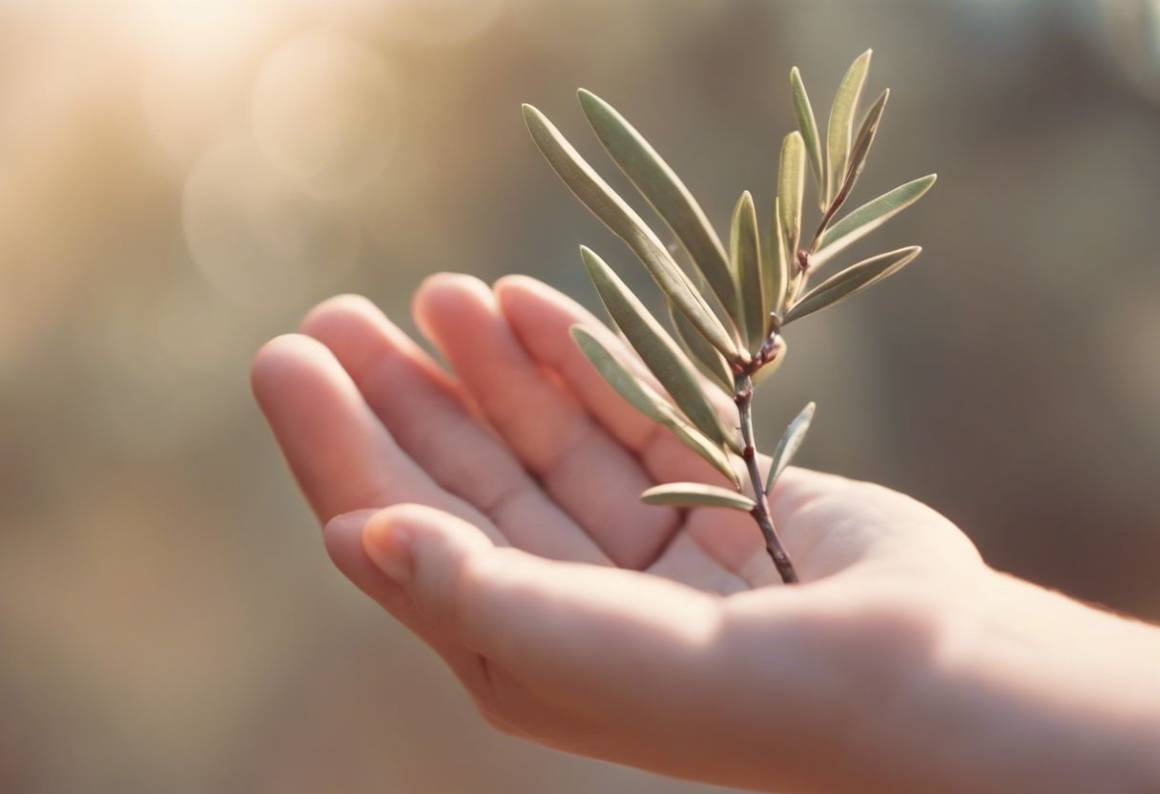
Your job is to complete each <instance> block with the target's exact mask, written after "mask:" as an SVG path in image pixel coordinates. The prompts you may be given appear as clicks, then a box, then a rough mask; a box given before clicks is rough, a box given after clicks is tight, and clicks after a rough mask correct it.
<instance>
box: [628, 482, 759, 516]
mask: <svg viewBox="0 0 1160 794" xmlns="http://www.w3.org/2000/svg"><path fill="white" fill-rule="evenodd" d="M640 500H641V501H642V502H644V503H645V504H650V505H672V506H676V507H727V508H730V509H732V510H744V511H746V512H749V511H750V510H752V509H753V508H754V507H755V503H754V501H753V500H752V499H750V498H749V497H748V496H746V495H745V494H740V493H737V492H736V491H730V490H729V489H727V488H719V487H717V486H716V485H705V484H703V483H699V482H671V483H667V484H665V485H657V486H654V487H652V488H649V489H648V490H647V491H645V492H644V493H642V494H641V495H640Z"/></svg>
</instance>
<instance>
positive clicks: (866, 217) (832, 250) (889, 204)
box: [810, 174, 938, 267]
mask: <svg viewBox="0 0 1160 794" xmlns="http://www.w3.org/2000/svg"><path fill="white" fill-rule="evenodd" d="M937 178H938V177H937V176H936V175H935V174H930V175H928V176H924V177H921V178H919V179H915V180H912V181H910V182H907V183H906V184H905V185H900V186H899V187H896V188H894V190H891V191H890V192H889V193H886V194H884V195H881V196H879V197H878V198H876V199H874V200H873V201H870V202H868V203H866V204H863V205H862V206H861V207H859V208H858V209H856V210H854V211H853V212H851V213H850V214H849V215H847V216H846V217H844V218H842V219H841V220H840V221H838V222H837V223H835V224H834V225H833V226H831V227H830V228H828V229H826V231H825V232H824V233H823V234H822V237H821V240H820V243H819V248H818V251H817V253H816V254H814V255H813V256H811V257H810V261H811V262H813V263H814V266H815V267H821V266H822V264H824V263H825V262H826V261H828V260H829V259H830V258H831V257H832V256H834V254H837V253H839V252H840V251H843V250H844V249H845V248H847V247H848V246H850V245H852V244H853V243H855V242H857V241H858V240H861V239H862V238H863V237H865V236H866V235H868V234H870V232H872V231H874V230H875V229H877V228H878V227H879V226H881V225H882V224H884V223H886V221H888V220H890V219H891V218H893V217H894V216H895V215H897V214H898V213H900V212H902V211H903V210H904V209H906V208H907V207H909V206H910V205H911V204H913V203H914V202H916V201H918V200H919V199H920V198H922V196H923V194H925V193H926V191H928V190H930V188H931V186H932V185H934V183H935V179H937Z"/></svg>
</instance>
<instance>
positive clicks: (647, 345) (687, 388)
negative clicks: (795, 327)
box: [580, 246, 729, 445]
mask: <svg viewBox="0 0 1160 794" xmlns="http://www.w3.org/2000/svg"><path fill="white" fill-rule="evenodd" d="M580 255H581V258H582V259H583V260H584V267H585V268H586V269H587V270H588V276H589V278H591V279H592V283H593V284H595V285H596V290H597V292H599V293H600V299H601V300H602V301H603V302H604V306H605V308H607V309H608V313H609V314H610V315H612V319H613V321H615V322H616V325H617V327H619V328H620V330H621V331H622V332H624V335H625V337H626V338H627V339H628V342H629V344H630V345H632V347H633V349H634V350H636V352H637V354H638V355H640V358H641V360H642V361H643V362H644V364H645V366H646V367H648V369H649V371H650V372H652V374H653V375H655V376H656V379H657V380H658V381H659V382H660V384H661V385H662V386H663V387H664V388H665V390H666V391H667V392H668V393H669V396H671V397H672V398H673V401H674V402H676V404H677V406H678V407H679V408H680V409H681V411H682V412H683V413H684V415H685V416H686V417H688V419H689V421H690V422H692V423H693V425H694V426H695V427H696V428H697V429H698V430H700V431H701V432H702V433H704V434H705V435H706V436H708V437H709V439H710V440H711V441H713V442H714V443H717V444H722V445H724V444H727V443H728V441H729V433H728V432H727V431H726V430H725V428H724V427H723V426H722V424H721V419H720V417H719V416H718V415H717V412H716V411H714V410H713V406H712V405H710V404H709V400H708V399H707V398H706V397H705V394H704V392H702V391H701V384H700V381H699V379H698V377H697V374H696V373H695V372H694V371H693V368H692V365H691V364H690V363H689V361H688V359H686V358H685V355H684V353H682V352H681V350H680V348H678V347H677V343H676V342H674V341H673V339H672V337H671V336H669V335H668V333H667V332H666V331H665V329H664V328H662V327H661V325H660V323H658V322H657V321H656V318H654V317H653V316H652V314H650V313H649V311H648V309H646V308H645V307H644V304H642V303H641V302H640V300H639V299H637V297H636V296H635V295H633V294H632V291H631V290H629V288H628V287H627V286H626V285H625V283H624V282H623V281H621V280H620V277H619V276H617V275H616V274H615V273H614V272H612V268H610V267H609V266H608V265H607V264H606V263H605V262H604V260H602V259H601V258H600V257H598V256H597V255H596V254H594V253H593V252H592V251H591V250H589V249H588V248H585V247H583V246H581V248H580Z"/></svg>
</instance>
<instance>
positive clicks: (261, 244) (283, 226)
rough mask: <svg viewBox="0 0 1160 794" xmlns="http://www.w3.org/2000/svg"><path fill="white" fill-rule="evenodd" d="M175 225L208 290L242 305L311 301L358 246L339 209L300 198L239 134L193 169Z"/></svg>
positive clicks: (354, 225) (354, 227) (357, 235)
mask: <svg viewBox="0 0 1160 794" xmlns="http://www.w3.org/2000/svg"><path fill="white" fill-rule="evenodd" d="M182 225H183V229H184V232H185V238H186V243H187V245H188V247H189V251H190V254H191V256H192V258H193V260H194V262H195V263H196V264H197V267H198V269H199V270H200V271H201V273H202V274H203V275H204V276H205V277H206V279H207V280H208V281H209V282H210V284H212V285H213V286H214V287H215V288H216V289H218V290H219V291H220V292H221V293H222V294H224V295H226V296H228V297H230V298H232V299H235V300H238V301H242V302H246V303H250V302H254V301H257V300H263V301H265V300H269V301H282V302H294V301H297V300H300V299H301V298H302V296H309V295H312V294H316V292H317V291H318V290H319V289H322V288H324V287H326V286H328V285H330V284H332V283H333V282H334V281H335V280H336V279H337V278H338V277H339V276H340V275H342V274H343V273H345V272H347V271H348V270H349V269H350V267H351V266H352V265H353V263H354V262H355V260H356V258H357V256H358V254H359V251H360V248H361V240H362V233H361V231H360V229H359V226H358V222H357V220H356V219H355V218H354V217H353V216H352V214H351V213H350V212H349V211H348V210H347V208H345V207H344V206H343V205H342V204H340V203H336V202H330V201H325V200H322V199H319V198H317V197H315V196H311V195H310V194H308V193H306V192H305V191H303V190H302V189H301V188H300V186H299V185H297V184H296V183H295V182H294V181H292V180H291V179H290V178H289V177H287V176H286V175H285V174H283V173H281V172H280V171H278V170H277V169H275V168H273V167H271V166H270V164H269V163H268V162H267V161H266V159H265V158H264V157H263V155H262V152H261V151H259V149H258V147H257V146H256V145H254V143H253V141H252V140H251V139H250V138H249V136H246V135H240V134H239V135H233V136H229V137H226V138H224V139H223V140H222V141H221V142H219V143H218V145H216V146H215V147H213V148H211V149H210V150H209V151H207V152H206V153H205V154H204V155H203V156H202V157H201V158H200V159H199V160H198V161H197V163H196V164H195V165H194V167H193V169H192V171H191V172H190V175H189V178H188V179H187V181H186V184H185V189H184V192H183V195H182Z"/></svg>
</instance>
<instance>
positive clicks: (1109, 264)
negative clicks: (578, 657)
mask: <svg viewBox="0 0 1160 794" xmlns="http://www.w3.org/2000/svg"><path fill="white" fill-rule="evenodd" d="M1157 19H1160V14H1158V13H1157V11H1156V4H1155V3H1154V2H1153V0H1140V1H1138V2H1134V1H1133V0H1104V2H1086V0H1075V2H1063V1H1062V0H1038V2H1024V3H1018V4H1015V3H1000V2H995V1H994V0H974V1H968V0H953V1H952V0H930V1H929V2H920V0H905V1H903V0H891V1H889V2H877V3H873V4H870V3H859V2H854V0H849V2H837V1H836V0H822V1H818V0H811V2H805V1H804V0H803V1H802V2H796V0H795V1H794V2H790V1H788V0H785V1H783V2H766V3H759V2H749V1H748V0H745V1H743V0H708V1H706V0H641V1H640V2H633V3H624V2H614V0H586V1H582V0H553V2H547V0H543V1H540V0H440V1H439V2H417V0H391V2H379V3H374V2H369V0H349V2H336V3H321V2H317V3H311V2H306V1H305V0H281V2H279V1H278V0H265V2H257V3H236V2H230V1H229V0H202V2H197V3H183V2H178V0H170V1H169V2H163V1H162V0H152V1H151V2H147V1H146V0H140V1H139V2H129V1H128V0H114V2H108V3H93V4H85V3H66V2H63V0H55V1H54V0H48V1H47V2H19V1H18V0H7V1H6V2H3V3H0V108H2V112H0V158H2V163H0V533H2V534H0V543H2V544H3V545H2V547H0V637H2V638H3V645H4V650H5V652H4V654H3V656H2V657H0V788H2V789H4V790H5V791H15V792H22V791H78V790H80V791H125V790H166V791H190V792H193V791H206V790H214V791H217V790H238V789H241V790H248V791H259V792H266V791H268V792H275V791H276V792H307V791H321V790H342V791H355V792H359V791H367V792H371V791H374V792H381V791H398V792H457V791H472V792H491V791H495V792H500V791H503V792H513V791H516V792H521V791H540V790H542V788H543V786H542V781H543V780H544V779H550V780H552V781H553V789H554V790H555V791H559V792H564V793H565V794H567V792H581V791H585V792H587V791H594V790H615V791H626V792H653V791H655V792H660V791H665V792H669V791H678V790H688V791H693V790H696V791H704V790H705V789H704V788H703V787H695V786H689V787H682V786H678V785H674V784H671V783H670V782H668V781H661V780H658V779H656V778H653V777H650V776H648V775H644V774H641V773H637V772H632V771H627V770H620V769H614V768H611V767H607V766H603V765H598V764H593V763H590V762H587V761H582V760H577V759H571V758H564V757H562V756H559V755H557V754H552V753H549V752H546V751H541V750H538V749H535V748H532V747H529V746H525V745H522V744H519V743H517V742H515V741H513V740H510V739H507V738H504V737H500V736H496V735H493V734H492V733H491V732H490V731H489V730H488V729H486V728H484V727H483V726H482V724H481V723H480V721H479V720H478V719H477V718H476V717H474V715H472V714H471V713H470V707H469V706H468V704H467V703H466V702H465V699H464V698H462V697H461V696H460V694H459V692H458V691H457V689H456V687H455V685H454V683H453V682H452V680H451V678H450V676H448V675H447V674H445V673H444V672H443V671H442V670H441V669H439V667H438V663H437V662H436V661H435V659H434V657H433V656H432V655H431V654H429V653H428V652H426V651H425V650H423V649H422V648H420V647H419V646H418V645H417V644H416V643H415V642H414V641H412V640H411V639H410V638H408V637H407V636H406V635H405V634H404V633H403V632H401V631H400V630H398V629H396V628H394V627H392V626H391V625H390V624H389V622H387V621H386V620H385V619H384V618H383V617H382V616H381V615H380V614H379V612H378V610H377V609H376V608H375V607H373V605H371V604H369V603H367V602H366V601H365V599H363V598H362V597H361V596H359V595H358V594H357V593H355V592H354V590H353V589H352V588H350V587H349V586H347V585H346V584H345V583H344V582H342V581H341V580H340V579H339V578H338V577H337V575H336V574H334V573H333V571H332V570H330V568H329V567H328V564H327V563H326V561H325V559H324V556H323V553H322V549H321V546H320V543H319V542H318V536H317V533H316V531H315V529H314V525H313V521H312V519H311V517H310V516H309V515H308V513H307V511H306V510H305V508H304V506H303V505H302V503H301V501H300V499H299V498H298V496H297V494H296V493H295V490H294V487H293V485H292V483H291V482H290V479H289V477H288V476H287V474H286V472H285V471H284V469H283V467H282V464H281V463H280V461H279V457H278V454H277V452H276V450H275V449H274V446H273V444H272V442H271V441H270V439H269V437H268V435H267V433H266V430H265V428H264V427H263V426H262V423H261V421H260V419H259V417H258V416H257V412H256V410H255V409H254V408H253V407H252V405H251V400H250V398H249V394H248V388H247V385H246V376H245V369H246V364H247V361H248V359H249V357H250V355H251V354H252V352H253V350H254V349H255V348H256V347H257V346H258V345H259V344H260V343H261V342H262V341H263V340H264V339H265V338H267V337H269V336H271V335H273V334H275V333H279V332H281V331H284V330H287V329H290V328H292V327H293V326H294V324H295V323H296V322H297V319H298V318H299V317H300V316H301V314H302V312H304V311H305V310H306V309H307V308H308V307H309V306H310V305H311V304H312V303H313V302H315V301H317V300H319V299H321V298H323V297H325V296H327V295H328V294H330V293H332V292H335V291H340V290H342V291H359V292H365V293H367V294H368V295H370V296H371V297H372V298H373V299H375V300H376V301H378V302H379V303H380V304H382V305H383V306H384V307H385V308H386V309H387V310H388V312H390V313H391V314H392V315H393V316H395V317H396V318H399V319H400V320H402V321H403V322H404V325H407V323H406V322H405V318H406V314H407V296H408V294H409V293H410V291H411V290H412V289H413V287H414V286H415V285H416V284H417V283H418V282H419V280H420V279H421V278H422V277H423V276H424V275H425V274H427V273H430V272H432V271H435V270H439V269H462V270H466V271H469V272H472V273H475V274H477V275H479V276H481V277H483V278H493V277H496V276H498V275H500V274H502V273H507V272H511V271H524V272H528V273H531V274H533V275H537V276H540V277H542V278H544V279H546V280H547V281H549V282H550V283H552V284H554V285H556V286H558V287H560V288H562V289H564V290H565V291H567V292H569V293H571V294H577V295H591V291H590V290H589V289H588V288H587V286H586V285H585V284H584V278H585V277H584V275H583V273H582V272H581V269H580V268H578V267H576V265H575V250H576V244H577V243H579V242H581V241H589V242H591V243H592V244H593V245H595V246H597V247H598V250H601V249H603V248H606V247H611V245H612V244H613V243H614V241H613V240H611V238H610V237H609V236H608V234H607V232H605V231H604V230H603V229H602V228H601V227H600V225H599V224H598V223H596V222H595V221H592V220H590V219H588V218H586V217H584V216H583V214H582V213H579V212H578V211H577V210H576V207H575V203H574V201H573V200H572V199H571V197H569V196H568V195H566V193H565V192H564V191H562V190H561V189H560V188H559V185H558V184H557V183H556V180H555V177H554V176H552V175H551V174H550V173H547V171H546V169H545V168H544V166H543V162H542V160H541V158H540V156H539V155H538V154H537V152H536V151H535V147H534V146H532V144H531V143H530V142H529V141H528V140H527V135H526V132H525V130H524V128H523V123H522V120H521V118H520V113H519V102H520V101H521V100H525V99H527V100H531V101H533V102H535V103H536V104H537V105H539V106H540V107H542V108H543V109H544V110H545V112H546V113H548V115H550V116H551V117H553V118H563V117H565V116H567V115H568V114H573V116H572V117H573V118H576V117H577V116H576V115H575V114H576V109H575V105H574V103H573V98H572V97H571V95H570V87H571V86H575V85H585V86H589V87H591V88H592V89H593V90H594V91H596V92H597V93H598V94H600V95H601V96H603V97H604V98H606V99H608V100H609V101H610V102H612V103H613V104H615V105H616V106H617V107H621V108H627V109H631V110H632V113H633V118H632V120H633V123H634V124H635V125H637V126H638V127H639V129H641V130H642V131H644V132H645V133H647V134H649V137H650V139H651V140H653V142H654V144H656V145H657V146H658V147H661V148H662V153H663V154H664V156H665V157H666V159H667V160H668V161H669V162H671V163H675V164H679V165H680V166H681V177H682V179H683V180H684V181H685V182H686V183H687V185H688V187H689V189H690V190H691V191H693V192H695V193H696V195H697V196H698V198H699V200H700V202H701V204H702V206H703V208H704V210H705V212H706V214H707V215H708V217H709V220H710V221H712V222H713V224H714V225H715V226H716V227H717V228H718V229H724V228H726V227H727V223H728V219H729V212H730V210H731V208H732V206H733V204H734V202H735V200H736V196H737V189H738V187H739V186H748V187H750V188H752V189H753V190H754V191H755V192H761V193H765V194H768V193H769V192H770V191H771V190H772V189H773V187H774V184H773V180H774V179H775V178H776V176H775V170H776V169H775V166H774V163H775V162H776V159H777V150H778V147H779V145H780V136H781V134H782V133H784V131H786V130H788V129H791V128H792V127H793V126H794V125H795V124H796V119H795V116H794V112H793V108H792V105H791V103H790V102H788V101H787V98H788V97H787V86H786V80H785V76H786V74H787V73H788V70H789V68H790V66H791V65H792V64H795V63H796V64H798V65H800V66H801V68H802V72H803V74H804V75H805V78H806V81H807V84H808V85H809V87H810V90H811V99H812V100H813V102H814V105H815V107H814V110H815V112H821V109H822V108H823V107H824V103H826V102H828V100H829V97H830V96H831V95H832V92H833V91H834V89H836V87H837V85H838V81H839V80H840V78H841V75H842V69H843V67H844V66H845V64H844V63H843V61H844V60H845V59H846V57H847V55H848V54H849V53H853V52H859V51H861V50H862V49H865V48H866V47H870V46H873V47H874V48H875V49H876V53H877V54H876V56H875V64H874V70H873V72H874V74H873V77H872V80H871V82H872V83H873V84H874V85H876V86H880V85H893V86H896V87H898V88H899V89H902V88H905V90H900V91H899V93H898V95H897V96H895V97H892V99H891V104H890V112H889V113H888V114H886V116H885V117H884V120H883V128H884V133H883V135H882V136H881V138H880V139H879V140H877V141H876V143H875V146H874V153H873V158H872V161H871V166H870V167H869V168H868V169H867V170H866V171H865V173H863V175H862V176H861V178H860V182H859V190H860V191H863V193H862V195H865V196H874V195H879V194H882V193H884V192H886V191H887V190H890V189H891V188H893V187H895V186H896V185H897V184H898V179H897V177H898V176H899V169H900V168H901V169H902V170H903V174H902V175H903V177H904V178H905V175H906V174H909V173H913V174H916V175H917V174H921V173H926V172H928V171H933V170H938V171H939V173H940V184H939V189H938V190H937V191H935V192H934V193H932V194H931V196H929V197H927V198H926V199H925V200H924V201H923V202H921V203H920V204H919V205H917V206H916V207H914V208H912V209H910V210H909V211H908V212H906V213H905V214H903V215H901V216H899V217H898V218H897V219H895V220H894V221H893V222H892V223H891V224H890V226H889V227H888V228H887V229H884V230H881V231H880V232H878V233H877V234H876V235H875V240H876V242H875V243H874V245H880V244H881V245H888V244H889V243H887V241H886V238H887V237H889V239H890V240H891V241H894V242H895V243H897V244H899V245H900V244H902V243H904V242H907V241H909V240H921V241H922V243H923V245H924V248H925V252H924V254H923V257H924V261H923V265H922V266H921V267H916V268H913V269H912V270H910V271H908V272H907V273H906V274H905V276H904V277H902V278H900V279H897V280H895V281H893V282H892V283H891V285H890V287H889V288H888V289H882V290H874V291H873V292H871V293H867V294H866V295H865V296H861V297H860V298H859V300H858V301H851V302H850V303H849V304H844V306H843V308H842V310H840V311H835V312H832V313H829V312H827V314H826V318H825V321H824V322H823V321H822V320H821V318H820V317H819V319H818V321H817V322H803V323H801V324H800V326H795V328H796V329H797V332H796V334H795V340H794V348H795V349H794V355H793V356H792V357H790V358H789V359H788V361H787V363H786V365H785V371H784V373H783V374H782V376H781V377H779V378H777V379H774V380H771V381H770V382H769V383H770V386H769V387H767V388H766V389H765V390H764V391H763V396H762V402H761V404H760V405H759V406H758V410H759V411H760V413H761V415H760V416H759V417H758V425H759V427H765V428H770V429H771V435H770V437H768V438H766V439H764V440H763V444H764V445H765V446H766V447H771V446H773V445H774V444H775V443H776V433H774V432H773V429H775V428H781V427H784V426H785V423H786V422H787V420H789V419H790V418H791V417H792V415H793V413H794V412H795V411H796V410H797V409H798V408H799V407H800V406H801V405H802V404H803V403H804V402H805V401H806V400H807V399H816V400H817V401H818V402H819V403H820V405H821V409H822V411H823V412H824V421H821V422H820V423H819V424H818V426H817V427H816V428H815V429H814V430H813V431H812V432H811V435H810V443H809V444H808V445H807V446H806V447H805V448H804V449H803V451H802V453H801V457H800V462H802V463H803V464H806V465H815V466H820V467H825V468H827V469H832V470H835V471H838V472H841V473H845V474H849V475H852V476H857V477H865V478H870V479H875V480H879V481H883V482H885V483H886V484H888V485H891V486H894V487H897V488H901V489H903V490H905V491H908V492H910V493H913V494H914V495H915V496H916V497H918V498H920V499H923V500H925V501H927V502H930V503H931V504H933V505H934V506H936V507H937V508H939V509H940V510H942V511H944V512H945V513H947V514H948V515H949V516H950V517H951V518H952V519H954V520H955V521H957V522H958V523H960V524H961V525H962V526H963V527H964V528H965V529H966V530H967V532H968V533H969V534H970V535H971V536H972V537H973V538H974V539H975V540H976V541H977V542H978V543H979V544H980V546H981V547H982V550H983V552H984V554H985V556H986V557H987V558H988V559H989V560H991V561H992V562H993V563H995V564H996V565H999V566H1001V567H1003V568H1006V569H1009V570H1013V571H1015V572H1016V573H1019V574H1022V575H1025V576H1030V577H1032V578H1035V579H1036V580H1038V581H1042V582H1045V583H1047V584H1050V585H1052V586H1056V587H1061V588H1064V589H1067V590H1069V591H1071V592H1074V593H1076V594H1077V595H1079V596H1082V597H1085V598H1089V599H1093V600H1097V601H1100V602H1103V603H1107V604H1109V605H1111V606H1114V607H1116V608H1120V609H1124V610H1131V611H1135V612H1137V613H1139V614H1142V615H1146V616H1150V617H1153V618H1155V617H1160V585H1158V584H1157V581H1156V577H1155V572H1154V571H1155V560H1156V559H1157V556H1158V555H1160V532H1158V531H1157V528H1158V527H1160V499H1157V496H1156V493H1155V482H1154V480H1155V468H1156V461H1157V450H1160V366H1157V364H1156V354H1155V351H1156V350H1157V349H1158V346H1160V263H1158V262H1157V258H1158V257H1157V255H1156V253H1155V250H1154V246H1153V245H1152V243H1151V241H1150V236H1151V235H1150V232H1151V228H1152V226H1153V225H1154V222H1155V216H1156V207H1157V206H1160V180H1157V179H1156V175H1157V173H1160V147H1158V146H1157V141H1158V140H1160V105H1158V104H1157V98H1158V97H1160V59H1157V57H1156V54H1157V51H1158V47H1157V42H1158V41H1160V32H1158V31H1160V24H1158V23H1157ZM674 120H676V121H674ZM818 123H819V124H820V125H823V126H824V125H825V123H826V119H824V118H819V119H818ZM901 130H908V131H911V133H912V134H909V135H905V136H900V135H899V132H898V131H901ZM583 154H584V155H585V156H586V157H589V158H593V159H595V158H597V157H601V156H603V155H602V154H601V152H600V151H599V147H598V146H596V145H593V146H591V147H588V146H585V147H584V151H583ZM908 169H913V170H908ZM613 187H615V188H616V189H617V190H618V192H620V193H621V194H622V195H626V196H627V195H629V190H628V188H627V185H620V184H614V185H613ZM635 206H636V208H637V210H638V211H639V212H642V213H645V214H646V217H647V219H648V220H649V222H650V223H652V222H653V219H652V217H651V215H648V213H646V210H647V209H648V208H647V206H645V205H644V204H643V203H637V204H636V205H635ZM759 220H761V221H762V222H764V221H765V219H764V218H762V219H759ZM653 225H654V227H657V226H656V224H653ZM657 228H659V227H657ZM664 242H666V243H667V242H669V241H667V240H665V241H664ZM673 242H674V243H675V240H674V241H673ZM865 244H866V243H865V242H862V241H859V242H858V243H856V244H855V245H853V246H852V247H851V250H850V251H849V254H850V256H851V257H858V256H860V255H862V254H869V253H873V251H872V250H869V249H867V250H863V246H864V245H865ZM878 250H881V249H878ZM851 261H853V260H851ZM646 278H647V276H644V275H643V274H639V280H636V281H634V283H632V284H631V285H630V286H633V287H634V289H635V288H637V287H645V286H646V285H647V282H646V280H645V279H646ZM594 300H595V299H594V298H593V302H594ZM652 308H653V310H654V313H656V312H657V311H659V310H660V308H661V307H652ZM900 316H901V318H900ZM774 384H776V385H774ZM1093 417H1098V421H1096V420H1094V419H1093ZM448 758H454V759H455V763H454V764H451V763H447V759H448Z"/></svg>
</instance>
